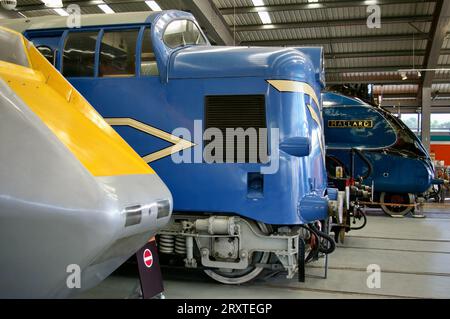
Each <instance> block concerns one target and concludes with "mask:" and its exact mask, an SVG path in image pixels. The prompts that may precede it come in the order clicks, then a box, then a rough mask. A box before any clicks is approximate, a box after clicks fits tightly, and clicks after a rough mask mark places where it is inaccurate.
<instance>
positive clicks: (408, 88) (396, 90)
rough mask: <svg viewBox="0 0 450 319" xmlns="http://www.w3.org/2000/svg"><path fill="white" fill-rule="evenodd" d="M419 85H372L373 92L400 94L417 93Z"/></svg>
mask: <svg viewBox="0 0 450 319" xmlns="http://www.w3.org/2000/svg"><path fill="white" fill-rule="evenodd" d="M418 89H419V85H417V84H388V85H386V84H384V85H374V86H373V93H374V94H402V93H417V90H418Z"/></svg>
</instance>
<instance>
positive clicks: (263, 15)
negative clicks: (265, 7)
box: [258, 11, 272, 24]
mask: <svg viewBox="0 0 450 319" xmlns="http://www.w3.org/2000/svg"><path fill="white" fill-rule="evenodd" d="M258 14H259V17H260V19H261V21H262V23H264V24H271V23H272V20H271V19H270V15H269V12H267V11H263V12H258Z"/></svg>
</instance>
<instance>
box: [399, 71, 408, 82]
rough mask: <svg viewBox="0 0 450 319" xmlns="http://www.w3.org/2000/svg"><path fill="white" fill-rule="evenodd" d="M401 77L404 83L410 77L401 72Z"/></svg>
mask: <svg viewBox="0 0 450 319" xmlns="http://www.w3.org/2000/svg"><path fill="white" fill-rule="evenodd" d="M400 76H401V77H402V81H405V80H406V79H408V77H407V76H406V72H400Z"/></svg>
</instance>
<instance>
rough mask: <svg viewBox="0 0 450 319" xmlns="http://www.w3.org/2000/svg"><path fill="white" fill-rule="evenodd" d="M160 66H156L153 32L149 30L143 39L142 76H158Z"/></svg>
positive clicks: (145, 32) (147, 29)
mask: <svg viewBox="0 0 450 319" xmlns="http://www.w3.org/2000/svg"><path fill="white" fill-rule="evenodd" d="M158 74H159V72H158V66H157V64H156V57H155V53H154V52H153V45H152V39H151V32H150V29H149V28H146V29H145V31H144V37H143V39H142V53H141V75H142V76H151V75H158Z"/></svg>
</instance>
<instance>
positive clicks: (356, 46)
mask: <svg viewBox="0 0 450 319" xmlns="http://www.w3.org/2000/svg"><path fill="white" fill-rule="evenodd" d="M426 46H427V41H426V40H416V41H414V47H415V48H414V49H415V50H425V48H426ZM412 49H413V41H412V39H411V41H409V40H401V41H384V42H383V45H380V43H379V42H355V43H334V44H333V52H334V53H351V52H373V51H404V50H411V55H412Z"/></svg>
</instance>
